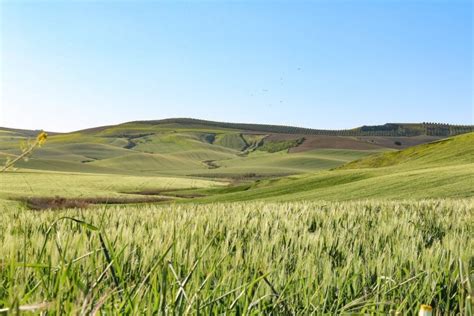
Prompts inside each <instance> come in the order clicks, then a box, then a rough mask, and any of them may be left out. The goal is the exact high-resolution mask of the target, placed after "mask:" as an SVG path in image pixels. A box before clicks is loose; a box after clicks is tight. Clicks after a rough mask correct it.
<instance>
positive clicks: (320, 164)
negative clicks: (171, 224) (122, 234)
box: [0, 119, 474, 202]
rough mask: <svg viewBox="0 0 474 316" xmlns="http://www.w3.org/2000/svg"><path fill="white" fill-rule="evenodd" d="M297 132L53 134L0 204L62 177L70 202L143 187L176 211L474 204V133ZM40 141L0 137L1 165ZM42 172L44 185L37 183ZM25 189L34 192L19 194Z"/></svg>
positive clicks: (171, 129)
mask: <svg viewBox="0 0 474 316" xmlns="http://www.w3.org/2000/svg"><path fill="white" fill-rule="evenodd" d="M404 126H405V125H404ZM411 126H412V127H413V126H417V127H420V126H421V127H422V126H423V124H418V125H413V124H412V125H411ZM413 128H414V127H413ZM365 129H367V127H365ZM296 132H298V133H299V132H301V130H299V129H298V128H294V129H287V130H286V132H285V130H283V129H282V128H281V127H275V126H273V125H253V124H231V123H219V122H208V121H198V120H182V119H172V120H162V121H148V122H130V123H124V124H119V125H114V126H104V127H98V128H93V129H87V130H82V131H77V132H72V133H62V134H61V133H56V134H54V133H53V134H51V135H50V137H49V138H48V141H47V143H46V145H45V146H43V147H42V148H40V149H38V150H37V151H35V152H34V155H33V156H32V157H31V159H29V161H21V162H19V163H18V164H17V165H16V167H18V168H19V171H20V173H19V176H15V177H13V175H14V174H15V173H13V172H12V173H8V177H7V176H5V175H2V178H1V179H2V181H6V182H5V183H4V184H5V185H4V186H3V187H4V188H8V190H6V189H1V190H0V198H2V197H3V198H4V199H5V198H8V197H9V196H10V197H14V198H15V199H17V198H19V197H23V198H24V197H25V196H28V195H33V196H37V195H38V193H37V191H38V185H40V186H41V189H40V192H47V194H46V195H47V196H54V195H55V194H56V193H57V192H62V191H57V190H56V189H55V188H54V187H53V184H52V183H50V182H49V181H47V179H48V178H51V179H61V178H64V180H57V181H59V182H60V183H68V188H69V190H68V192H69V193H68V194H67V196H70V197H85V198H87V197H88V195H90V194H91V192H92V191H94V190H96V191H97V192H104V194H105V193H106V198H105V200H107V197H109V196H111V197H114V198H117V197H120V198H123V199H124V200H126V199H127V198H129V197H130V196H129V195H130V193H133V194H134V195H133V196H132V197H134V198H137V197H139V196H140V194H141V193H140V192H142V191H143V190H144V187H146V190H145V191H146V194H147V195H150V194H151V195H154V194H155V193H153V192H158V193H159V194H160V196H161V194H162V193H163V190H164V191H166V192H168V193H167V198H169V197H172V198H173V199H175V198H177V201H179V202H186V201H189V200H191V199H190V198H192V201H195V202H215V201H244V200H272V201H273V200H275V201H289V200H315V199H318V200H352V199H367V198H388V199H423V198H431V197H438V198H442V197H453V198H454V197H472V196H474V192H473V187H474V186H473V185H472V179H473V178H474V177H473V176H474V164H473V157H474V147H473V146H474V145H473V144H474V133H469V134H463V135H459V136H455V137H450V138H443V137H441V136H429V135H417V136H334V135H327V134H326V135H317V134H298V133H296ZM36 133H37V132H36V131H25V130H13V129H0V163H2V162H3V161H4V160H6V159H7V158H8V157H12V156H14V155H17V154H18V153H19V143H20V142H21V141H24V140H26V139H28V138H30V137H34V136H35V135H36ZM395 148H400V149H402V150H395ZM36 172H41V174H42V175H43V177H42V178H41V179H43V180H44V181H43V180H42V182H40V183H38V182H36V181H37V180H36V179H40V178H39V177H38V174H37V173H36ZM33 175H35V176H33ZM91 175H96V176H97V177H98V178H97V179H111V181H113V183H120V182H121V181H124V182H127V181H129V180H130V179H132V177H133V185H130V186H127V189H126V190H125V191H119V189H118V188H119V186H110V185H108V184H107V182H106V181H101V182H100V186H97V187H95V189H94V190H92V191H91V190H84V188H86V187H87V179H88V176H91ZM161 177H167V179H176V181H175V182H176V183H180V185H179V186H173V185H169V184H166V185H165V187H164V186H163V185H162V184H163V183H168V182H169V181H168V180H167V181H155V180H153V179H154V178H157V179H158V178H161ZM76 179H77V181H78V182H77V183H78V184H77V188H76V185H74V183H75V180H76ZM112 179H113V180H112ZM139 179H142V182H143V183H140V180H139ZM199 179H201V180H206V181H207V182H206V181H201V182H199ZM10 181H15V182H14V183H10ZM79 183H81V184H80V185H79ZM146 183H153V184H154V185H151V186H150V185H145V184H146ZM171 183H173V181H171ZM196 183H200V184H202V185H195V184H196ZM25 187H26V188H31V189H30V190H24V189H21V190H20V189H19V188H25ZM12 188H13V189H14V188H18V190H16V191H15V190H13V191H12ZM33 189H34V190H33ZM76 189H77V190H76ZM172 190H179V192H176V191H172ZM7 191H8V192H7Z"/></svg>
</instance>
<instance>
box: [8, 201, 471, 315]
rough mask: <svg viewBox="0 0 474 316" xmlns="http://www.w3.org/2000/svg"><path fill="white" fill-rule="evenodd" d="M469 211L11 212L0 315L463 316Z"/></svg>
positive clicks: (298, 206) (351, 205) (255, 206)
mask: <svg viewBox="0 0 474 316" xmlns="http://www.w3.org/2000/svg"><path fill="white" fill-rule="evenodd" d="M473 206H474V204H473V201H472V200H470V201H468V200H457V201H455V200H452V201H442V200H433V201H419V202H413V201H411V202H410V201H399V202H384V201H372V202H343V203H338V202H335V203H330V202H292V203H277V204H275V203H264V202H251V203H234V204H228V203H224V204H212V205H195V204H193V205H180V206H178V205H175V206H171V207H170V206H163V207H159V206H141V207H117V206H115V207H101V208H98V209H91V210H81V211H76V210H70V211H43V212H37V211H23V212H19V211H18V209H17V208H15V207H8V208H4V209H3V211H2V213H1V214H0V232H1V234H0V240H1V241H2V242H1V243H0V279H1V280H2V282H1V284H0V308H2V307H5V308H11V309H12V310H13V311H15V310H19V309H23V310H25V309H28V308H36V311H37V312H38V311H39V310H40V309H44V310H48V311H49V313H51V314H55V313H58V314H80V313H85V314H89V313H94V312H97V311H99V310H100V312H101V313H105V314H116V313H122V314H147V315H154V314H157V313H160V312H161V313H162V314H165V313H176V314H198V313H202V314H206V315H209V314H225V313H230V314H244V313H245V314H247V313H250V314H260V313H265V314H286V315H287V314H333V315H334V314H344V313H350V314H353V313H358V314H389V313H392V314H395V313H396V312H399V313H401V314H403V315H407V314H415V312H416V311H417V309H418V308H419V306H420V304H431V305H432V306H433V307H434V308H435V310H436V311H437V314H439V315H445V314H462V315H469V314H471V313H472V305H471V304H472V299H470V298H469V295H472V281H473V280H472V272H473V267H472V251H471V250H472V249H473V248H474V242H473V239H472V238H471V237H472V231H473V229H474V225H473V223H474V217H473V215H474V214H473V212H472V209H473ZM71 218H74V220H72V219H71ZM86 223H87V224H86ZM92 225H93V226H92ZM471 297H472V296H471ZM38 304H39V305H38Z"/></svg>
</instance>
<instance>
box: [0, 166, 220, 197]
mask: <svg viewBox="0 0 474 316" xmlns="http://www.w3.org/2000/svg"><path fill="white" fill-rule="evenodd" d="M222 185H223V184H222V183H220V182H216V181H211V180H201V179H192V178H180V177H163V176H161V177H157V176H153V177H145V176H140V177H138V176H125V175H111V174H87V173H64V172H39V171H34V172H7V173H3V174H1V175H0V188H1V189H0V205H2V203H1V202H2V199H3V201H5V200H7V199H20V198H25V197H55V196H61V197H65V198H94V197H110V198H119V197H129V198H130V197H139V196H130V195H126V194H123V193H122V192H134V191H140V190H153V189H157V188H160V189H161V190H170V189H173V190H176V189H183V188H188V189H189V188H205V187H211V186H222Z"/></svg>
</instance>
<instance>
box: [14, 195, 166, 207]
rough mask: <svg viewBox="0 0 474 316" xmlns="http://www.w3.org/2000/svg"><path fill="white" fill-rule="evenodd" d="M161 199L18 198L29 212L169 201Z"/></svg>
mask: <svg viewBox="0 0 474 316" xmlns="http://www.w3.org/2000/svg"><path fill="white" fill-rule="evenodd" d="M169 200H170V199H168V198H163V197H160V198H158V197H133V198H122V197H93V198H92V197H91V198H65V197H59V196H56V197H29V198H20V199H18V201H21V202H24V203H25V204H26V206H27V207H28V208H29V209H31V210H46V209H64V208H87V207H89V206H91V205H97V204H135V203H157V202H163V201H169Z"/></svg>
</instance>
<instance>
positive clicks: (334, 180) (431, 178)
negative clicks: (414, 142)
mask: <svg viewBox="0 0 474 316" xmlns="http://www.w3.org/2000/svg"><path fill="white" fill-rule="evenodd" d="M473 179H474V133H469V134H465V135H459V136H455V137H452V138H448V139H445V140H441V141H436V142H433V143H429V144H423V145H418V146H415V147H411V148H408V149H404V150H400V151H395V152H386V153H381V154H375V155H372V156H368V157H365V158H362V159H360V160H356V161H353V162H349V163H347V164H345V165H343V166H342V167H339V168H336V169H334V170H330V171H319V172H316V173H313V174H305V175H298V176H292V177H287V178H281V179H276V180H264V181H260V182H257V183H254V184H252V185H247V186H241V187H240V188H232V191H230V190H229V191H225V190H224V189H218V190H209V192H210V197H208V198H205V199H202V201H203V202H216V201H242V200H271V201H291V200H315V199H316V200H338V201H340V200H354V199H371V198H377V199H378V198H385V199H394V200H403V199H429V198H436V199H439V198H465V197H473V196H474V186H473ZM219 192H222V194H219Z"/></svg>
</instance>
